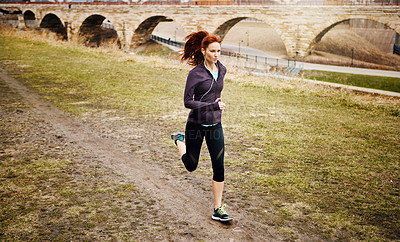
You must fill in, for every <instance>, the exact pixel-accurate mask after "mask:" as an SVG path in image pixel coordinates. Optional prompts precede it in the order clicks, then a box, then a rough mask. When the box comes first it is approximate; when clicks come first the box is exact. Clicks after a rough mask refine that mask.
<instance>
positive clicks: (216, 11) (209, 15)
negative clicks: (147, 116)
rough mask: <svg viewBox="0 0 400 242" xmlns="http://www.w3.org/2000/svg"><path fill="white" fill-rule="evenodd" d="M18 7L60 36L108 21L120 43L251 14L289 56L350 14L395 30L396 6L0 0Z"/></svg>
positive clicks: (399, 28)
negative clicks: (162, 26)
mask: <svg viewBox="0 0 400 242" xmlns="http://www.w3.org/2000/svg"><path fill="white" fill-rule="evenodd" d="M0 8H2V9H3V10H7V9H13V10H18V12H19V13H21V14H20V15H19V25H18V26H19V27H24V26H27V25H26V23H27V22H28V21H32V20H33V21H35V22H36V23H37V25H40V26H41V27H47V28H52V27H55V28H57V27H61V28H58V29H59V30H58V31H60V32H63V33H64V34H65V37H66V38H74V36H77V35H79V33H80V31H82V29H83V28H89V29H90V28H92V27H96V26H97V27H98V26H100V25H101V24H102V23H103V22H104V21H107V23H111V24H112V26H114V28H115V30H116V33H117V35H118V39H119V42H120V43H121V45H122V46H123V48H129V47H131V46H132V45H137V44H141V43H144V42H145V41H147V40H148V39H149V38H150V37H151V34H152V32H153V30H154V29H155V27H156V26H157V25H158V24H159V23H160V22H162V21H176V22H177V23H178V24H179V25H180V26H181V27H182V28H183V30H184V31H185V32H186V33H191V32H194V31H198V30H206V31H208V32H210V33H214V34H216V35H219V36H220V37H221V38H222V39H223V38H224V37H225V35H226V34H227V33H228V31H229V30H230V29H231V28H232V27H233V26H234V25H235V24H237V23H238V22H240V21H241V20H244V19H246V18H255V19H258V20H261V21H263V22H265V23H267V24H269V25H270V26H271V27H272V28H273V29H274V30H275V31H276V32H277V33H278V34H279V35H280V37H281V39H282V42H283V43H284V45H285V47H286V50H287V53H288V55H289V56H291V57H294V56H299V57H301V56H306V55H307V54H309V53H310V52H311V51H312V49H313V47H314V45H315V44H316V43H317V42H318V41H320V40H321V38H322V37H323V36H324V35H325V34H326V33H327V32H328V31H329V30H330V29H332V28H333V27H334V26H336V25H337V24H339V23H342V22H344V21H347V20H351V19H368V20H373V21H376V22H379V23H382V24H384V25H386V26H388V27H389V28H391V29H393V30H394V31H396V32H397V33H400V6H295V5H292V6H288V5H274V6H262V5H260V6H243V5H241V6H238V5H228V6H226V5H225V6H201V5H198V6H194V5H191V6H188V5H128V4H127V5H70V4H0Z"/></svg>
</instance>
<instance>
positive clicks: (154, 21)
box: [131, 15, 173, 45]
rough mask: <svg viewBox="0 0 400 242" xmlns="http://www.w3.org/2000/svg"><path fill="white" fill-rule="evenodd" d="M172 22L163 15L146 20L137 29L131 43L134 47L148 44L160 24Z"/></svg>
mask: <svg viewBox="0 0 400 242" xmlns="http://www.w3.org/2000/svg"><path fill="white" fill-rule="evenodd" d="M172 21H173V20H172V19H169V18H168V17H166V16H162V15H157V16H152V17H149V18H147V19H145V20H144V21H143V22H141V23H140V24H139V26H138V27H137V28H136V30H135V32H134V34H133V36H132V40H131V43H132V44H134V45H141V44H144V43H146V42H147V41H148V40H149V39H150V37H151V34H152V33H153V31H154V29H155V28H156V27H157V25H158V24H159V23H160V22H172Z"/></svg>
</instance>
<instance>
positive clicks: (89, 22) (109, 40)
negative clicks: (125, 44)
mask: <svg viewBox="0 0 400 242" xmlns="http://www.w3.org/2000/svg"><path fill="white" fill-rule="evenodd" d="M78 36H79V40H80V41H81V42H83V43H84V44H85V45H87V46H91V47H99V46H101V45H110V44H117V45H118V46H119V47H120V46H121V43H120V40H119V37H118V33H117V31H116V30H115V28H114V26H113V25H112V23H111V21H110V20H108V19H107V18H106V17H104V16H103V15H99V14H93V15H90V16H89V17H87V18H86V19H85V20H84V21H83V22H82V25H81V26H80V27H79V30H78Z"/></svg>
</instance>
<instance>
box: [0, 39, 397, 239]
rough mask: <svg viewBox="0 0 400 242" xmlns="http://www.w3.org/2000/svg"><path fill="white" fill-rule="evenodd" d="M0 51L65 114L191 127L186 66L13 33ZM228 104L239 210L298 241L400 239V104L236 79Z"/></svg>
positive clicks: (231, 188) (230, 189) (229, 160)
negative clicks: (121, 116) (121, 115)
mask: <svg viewBox="0 0 400 242" xmlns="http://www.w3.org/2000/svg"><path fill="white" fill-rule="evenodd" d="M0 48H1V49H2V50H3V51H2V53H1V55H0V60H1V62H2V63H6V68H7V69H8V70H9V71H10V72H12V73H14V75H16V76H17V77H18V78H20V79H23V80H25V81H26V82H27V83H28V84H30V85H31V86H33V87H34V88H35V89H36V90H37V91H38V92H40V93H41V94H42V95H43V96H44V97H46V98H47V99H49V100H52V101H53V102H54V103H55V104H56V105H58V106H59V107H61V108H63V109H65V110H67V111H70V112H72V113H75V114H77V115H85V114H86V113H88V112H100V111H102V110H118V111H121V110H122V111H124V112H127V113H128V114H129V115H131V116H135V118H137V120H138V121H140V122H142V123H143V127H148V126H149V127H153V128H154V127H157V129H158V130H160V132H159V133H154V135H155V136H156V137H155V139H156V140H165V139H167V138H168V137H167V136H168V134H169V133H170V132H171V131H176V130H181V129H183V127H184V123H185V119H186V115H187V111H186V110H185V109H184V108H183V103H182V95H183V88H184V85H185V80H186V75H187V72H188V68H184V67H182V66H177V65H174V64H168V63H167V62H165V61H162V60H160V59H157V58H148V57H140V56H134V57H127V56H124V55H122V54H116V53H113V54H110V53H106V52H104V51H100V50H92V49H84V48H81V47H65V46H53V45H49V44H47V43H43V42H35V41H29V40H22V39H20V38H14V37H9V36H8V37H5V36H2V37H1V38H0ZM230 70H231V71H233V70H232V69H230ZM222 98H223V100H224V102H225V103H227V106H228V107H227V109H226V111H225V113H224V118H223V123H224V131H225V136H226V137H225V138H226V146H227V147H226V150H227V156H226V168H227V174H226V180H227V194H228V195H229V196H230V197H233V199H232V201H231V203H236V204H237V205H238V206H240V207H242V208H243V209H248V210H249V211H255V214H256V215H257V216H258V219H260V221H261V222H264V223H267V224H270V225H273V226H277V227H279V228H281V231H282V233H286V234H288V236H289V237H290V238H291V239H295V238H296V237H295V235H294V233H293V232H292V231H293V230H299V231H302V232H304V233H310V234H313V233H315V234H323V236H325V238H327V239H339V240H374V241H375V240H382V239H388V240H390V239H392V240H394V239H398V236H399V234H400V225H399V223H398V221H400V207H399V204H400V196H399V195H400V189H399V188H400V177H399V174H400V173H399V167H400V164H399V162H400V136H399V134H400V120H399V119H400V118H399V114H400V101H399V100H398V99H393V98H385V97H379V96H370V95H359V94H355V93H351V92H345V91H340V90H335V89H329V88H323V87H318V86H312V85H310V84H303V83H296V82H291V81H282V80H275V79H271V78H267V79H266V78H261V77H252V76H244V75H241V74H235V73H230V74H228V76H227V79H226V82H225V87H224V91H223V97H222ZM146 123H151V125H148V126H146ZM166 137H167V138H166ZM152 145H157V146H158V145H159V146H160V147H161V148H163V149H167V148H165V145H163V143H162V142H161V143H155V144H152ZM172 148H173V147H172ZM172 148H170V149H172ZM168 152H176V151H175V150H173V151H172V150H169V151H168ZM65 194H67V195H68V193H67V191H65ZM254 207H255V208H254ZM79 211H80V209H79V208H73V209H72V210H71V211H70V213H72V214H74V213H79ZM260 211H269V213H267V214H265V215H263V214H264V213H260ZM311 228H312V229H311ZM293 236H294V237H293Z"/></svg>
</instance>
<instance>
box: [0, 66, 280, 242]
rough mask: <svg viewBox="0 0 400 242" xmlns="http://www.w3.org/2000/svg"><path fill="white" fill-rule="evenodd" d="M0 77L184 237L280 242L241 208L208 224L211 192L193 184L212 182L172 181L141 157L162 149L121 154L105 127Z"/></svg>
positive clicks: (145, 148) (1, 73)
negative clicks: (141, 195) (225, 218)
mask: <svg viewBox="0 0 400 242" xmlns="http://www.w3.org/2000/svg"><path fill="white" fill-rule="evenodd" d="M0 77H1V78H0V79H1V82H3V83H5V84H6V85H7V86H9V87H10V89H12V90H13V91H15V92H16V93H18V94H19V95H20V96H22V98H23V102H24V103H25V104H26V105H30V106H31V107H32V109H33V110H34V113H35V115H37V118H38V119H42V120H45V121H46V122H47V123H50V124H51V126H52V127H50V128H51V129H53V130H54V131H55V132H56V133H59V134H61V135H62V136H63V137H64V138H65V139H66V140H68V141H69V142H70V143H71V144H74V145H76V146H79V147H81V148H83V149H85V150H86V151H87V152H88V153H89V154H90V155H93V156H96V157H99V159H100V161H101V162H102V165H104V166H105V167H107V168H108V169H111V170H113V171H114V172H116V173H117V174H119V175H121V176H122V177H124V179H126V181H128V182H131V183H133V184H134V185H135V186H136V187H138V188H139V189H140V190H141V191H143V192H144V193H146V194H148V195H149V196H150V197H151V198H153V199H155V200H156V201H157V203H158V205H159V208H160V214H161V216H163V214H164V215H165V218H171V217H172V218H175V220H176V221H178V222H176V221H175V223H174V224H177V227H176V228H175V229H176V230H179V231H187V232H186V233H192V232H190V230H193V233H195V234H197V237H194V239H195V240H199V239H203V240H206V241H211V240H212V241H215V240H221V241H248V240H255V241H261V240H268V241H271V240H281V239H282V237H281V236H280V235H279V234H278V233H277V232H276V231H275V229H274V228H273V227H271V226H268V225H264V224H262V223H259V222H257V221H255V220H254V218H253V219H252V216H251V215H250V214H247V213H246V211H244V210H243V211H239V209H236V210H233V209H232V210H231V215H232V216H233V217H234V218H235V220H234V222H232V223H229V224H222V223H218V222H215V221H213V220H212V219H211V218H210V216H211V209H210V207H211V203H210V197H211V195H210V191H209V190H208V191H205V190H204V189H202V188H201V187H202V186H196V184H201V183H205V182H207V184H211V181H203V180H202V179H199V180H196V178H194V179H188V180H185V179H177V178H176V177H175V176H174V175H173V174H169V172H168V170H167V169H164V168H163V167H162V166H160V165H158V164H156V163H154V162H152V160H151V159H150V160H149V155H143V154H148V153H154V151H157V150H158V149H162V148H158V147H153V146H152V147H150V146H149V145H146V144H141V145H139V146H138V147H139V148H140V149H137V150H135V151H126V149H124V142H125V141H124V140H123V139H121V140H119V139H112V138H107V137H104V135H103V134H102V133H101V132H100V131H98V130H101V129H102V128H103V129H104V127H97V128H93V123H92V124H91V123H90V120H89V121H88V122H85V121H84V120H82V119H78V118H76V117H73V116H72V115H70V114H67V113H65V112H63V111H61V110H60V109H58V108H56V107H54V106H53V105H52V104H50V103H49V102H47V101H45V100H44V99H42V98H41V97H40V96H39V95H38V94H36V93H35V92H34V91H33V90H32V89H30V88H28V87H26V86H25V85H24V84H22V83H21V82H20V81H18V80H16V79H14V78H12V77H10V76H9V75H8V74H7V73H6V72H5V71H4V70H3V69H0ZM96 125H97V124H96ZM96 125H95V126H96ZM100 125H101V124H100ZM158 151H159V153H160V154H163V153H165V151H163V150H158ZM160 156H162V155H160ZM150 157H151V155H150ZM182 169H183V168H182ZM161 219H162V218H161ZM178 225H179V226H178ZM199 237H201V238H199ZM182 240H188V238H182Z"/></svg>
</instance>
